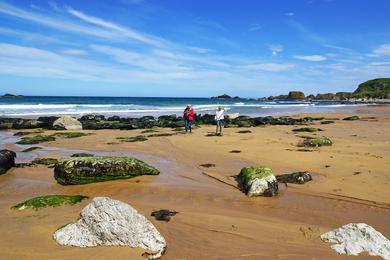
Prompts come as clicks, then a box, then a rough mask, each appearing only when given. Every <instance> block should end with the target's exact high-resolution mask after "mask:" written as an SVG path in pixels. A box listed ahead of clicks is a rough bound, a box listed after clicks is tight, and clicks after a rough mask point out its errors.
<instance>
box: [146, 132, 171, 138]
mask: <svg viewBox="0 0 390 260" xmlns="http://www.w3.org/2000/svg"><path fill="white" fill-rule="evenodd" d="M172 135H174V134H172V133H157V134H150V135H148V137H164V136H172Z"/></svg>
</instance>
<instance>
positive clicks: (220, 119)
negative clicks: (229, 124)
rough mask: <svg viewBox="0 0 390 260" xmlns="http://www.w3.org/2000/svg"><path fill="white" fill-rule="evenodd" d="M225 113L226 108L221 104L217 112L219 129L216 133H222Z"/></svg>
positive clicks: (216, 119) (216, 118) (216, 117)
mask: <svg viewBox="0 0 390 260" xmlns="http://www.w3.org/2000/svg"><path fill="white" fill-rule="evenodd" d="M224 113H225V110H224V109H223V107H221V106H219V107H218V110H217V111H216V112H215V121H216V122H217V129H216V130H215V133H216V134H217V135H222V128H223V120H224V118H225V116H224Z"/></svg>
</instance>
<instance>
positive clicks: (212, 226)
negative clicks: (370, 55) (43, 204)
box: [0, 106, 390, 259]
mask: <svg viewBox="0 0 390 260" xmlns="http://www.w3.org/2000/svg"><path fill="white" fill-rule="evenodd" d="M367 110H369V112H367ZM362 112H364V113H365V114H360V116H361V117H362V118H363V119H362V120H359V121H342V120H340V121H339V120H337V121H335V123H334V124H329V125H320V124H319V122H318V121H316V122H314V125H315V127H319V128H321V129H323V130H324V131H322V132H317V133H314V134H313V133H294V132H292V131H291V130H292V129H294V128H298V127H299V126H265V127H256V128H248V130H250V131H252V133H246V134H240V133H237V131H239V130H246V128H239V129H237V128H228V129H224V131H225V132H224V136H223V137H208V136H206V135H207V134H208V133H209V132H212V131H214V127H212V126H202V127H201V128H198V129H195V130H194V133H193V134H178V135H174V136H169V137H153V138H149V140H148V141H145V142H138V143H125V142H120V141H119V140H117V139H116V137H130V136H136V135H139V134H140V132H141V131H142V130H132V131H119V130H101V131H85V132H91V133H94V135H91V136H85V137H80V138H75V139H63V138H57V140H56V141H54V142H47V143H43V144H42V145H43V146H44V149H42V150H38V151H36V152H30V153H28V154H26V155H24V157H19V159H20V160H21V161H28V160H31V159H33V158H34V157H35V156H40V157H56V158H59V157H67V156H69V155H70V154H72V153H74V152H80V151H89V152H91V153H97V154H115V155H129V156H135V157H137V158H139V159H142V160H144V161H146V162H147V163H149V164H152V165H154V166H156V167H157V168H159V169H160V170H161V174H160V175H159V176H142V177H137V178H134V179H129V180H118V181H111V182H104V183H95V184H88V185H80V186H61V185H59V184H57V183H56V182H55V180H54V178H53V169H50V168H47V167H46V166H37V167H25V168H13V169H12V170H10V171H9V172H8V173H7V174H5V175H2V176H0V214H1V217H0V218H1V223H2V225H1V226H0V232H1V233H2V236H1V238H0V258H1V259H48V258H50V259H69V258H74V257H75V256H77V259H121V258H122V259H123V258H126V259H142V257H141V254H142V250H138V249H131V248H123V247H122V248H121V247H97V248H86V249H82V248H74V247H63V246H59V245H57V244H56V242H55V241H54V240H53V239H52V234H53V232H54V231H55V230H56V229H57V228H58V227H60V226H62V225H64V224H66V223H69V222H73V221H74V220H76V219H77V217H78V215H79V212H80V210H81V209H82V208H83V207H84V206H85V205H86V204H87V203H88V202H89V200H87V201H83V202H82V203H80V204H77V205H73V206H61V207H57V208H45V209H41V210H38V211H33V210H25V211H14V210H11V209H10V206H12V205H14V204H16V203H19V202H21V201H23V200H26V199H29V198H32V197H34V196H38V195H48V194H68V195H76V194H80V195H87V196H90V197H91V198H92V197H95V196H109V197H111V198H114V199H118V200H121V201H123V202H126V203H129V204H130V205H132V206H134V207H135V208H136V209H137V210H138V211H139V212H140V213H142V214H144V215H145V216H146V217H147V218H148V219H150V220H151V221H152V222H153V223H154V224H155V225H156V227H157V228H158V229H159V231H160V232H161V233H162V235H163V236H164V237H165V238H166V240H167V244H168V248H167V252H166V254H165V255H164V256H163V259H335V258H336V259H344V258H345V259H352V258H354V259H356V258H357V259H359V258H361V259H364V258H366V257H367V256H364V255H362V256H359V257H348V256H345V255H337V254H336V253H335V252H334V251H333V250H332V249H331V248H330V246H329V244H326V243H323V242H322V241H321V240H320V239H319V235H320V234H322V233H324V232H326V231H329V230H331V229H334V228H337V227H339V226H341V225H344V224H347V223H351V222H364V223H367V224H369V225H371V226H373V227H374V228H376V229H377V230H378V231H380V232H382V233H383V234H384V235H385V236H386V237H388V238H389V237H390V222H389V219H390V204H389V203H390V189H389V183H390V170H389V169H390V132H389V129H390V107H389V106H382V107H369V108H367V107H365V108H364V111H362ZM300 116H307V115H297V117H300ZM311 116H325V117H327V118H343V117H345V116H348V115H346V114H329V113H328V114H322V115H318V114H317V115H311ZM373 117H375V118H373ZM157 130H158V131H159V132H161V133H174V132H172V131H171V129H157ZM47 133H51V131H47ZM315 134H316V135H325V136H327V137H329V138H331V139H332V141H333V142H334V145H333V146H330V147H321V148H315V149H310V150H311V151H310V152H302V151H298V149H300V147H297V144H298V143H299V142H300V141H301V140H302V138H301V137H299V136H303V135H304V136H311V135H315ZM2 136H3V137H4V136H7V138H8V143H9V144H7V145H6V147H7V148H8V149H11V150H16V151H20V150H21V149H25V148H27V147H29V146H17V145H14V144H12V143H13V142H14V141H15V139H14V138H13V137H11V134H6V135H2ZM7 138H3V139H7ZM231 150H241V153H230V152H229V151H231ZM204 163H213V164H216V167H213V168H205V167H201V166H199V165H200V164H204ZM249 165H267V166H269V167H271V168H272V169H273V170H274V173H275V174H277V175H278V174H284V173H290V172H293V171H309V172H311V173H312V174H313V176H314V180H313V181H312V182H309V183H306V184H304V185H294V184H288V186H287V187H285V186H284V184H281V185H279V187H280V194H279V195H278V196H277V197H272V198H264V197H257V198H248V197H246V196H245V195H244V194H243V193H241V192H240V191H239V190H238V189H237V184H236V182H235V180H234V176H235V175H237V174H238V173H239V171H240V169H241V168H242V167H244V166H249ZM163 208H167V209H171V210H176V211H179V212H180V213H179V214H177V215H176V216H174V217H172V219H171V221H170V222H167V223H166V222H159V221H156V220H154V219H153V218H152V217H150V213H151V212H152V211H153V210H158V209H163Z"/></svg>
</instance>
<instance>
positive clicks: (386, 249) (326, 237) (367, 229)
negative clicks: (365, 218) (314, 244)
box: [321, 223, 390, 259]
mask: <svg viewBox="0 0 390 260" xmlns="http://www.w3.org/2000/svg"><path fill="white" fill-rule="evenodd" d="M321 239H322V240H323V241H324V242H328V243H331V244H333V245H332V246H331V247H332V249H333V250H335V251H336V252H337V253H339V254H348V255H359V254H360V253H362V252H367V253H368V254H369V255H371V256H380V257H382V258H383V259H390V241H389V240H388V239H387V238H386V237H384V236H383V235H382V234H381V233H380V232H378V231H376V230H375V229H374V228H373V227H371V226H369V225H367V224H364V223H350V224H347V225H344V226H342V227H340V228H338V229H335V230H332V231H329V232H327V233H325V234H322V235H321Z"/></svg>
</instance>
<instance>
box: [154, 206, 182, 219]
mask: <svg viewBox="0 0 390 260" xmlns="http://www.w3.org/2000/svg"><path fill="white" fill-rule="evenodd" d="M177 213H179V212H177V211H173V210H168V209H160V210H157V211H153V212H152V214H150V216H152V217H154V218H155V219H156V220H160V221H166V222H168V221H170V220H171V217H173V216H175V215H176V214H177Z"/></svg>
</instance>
